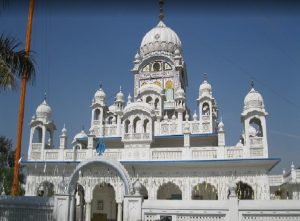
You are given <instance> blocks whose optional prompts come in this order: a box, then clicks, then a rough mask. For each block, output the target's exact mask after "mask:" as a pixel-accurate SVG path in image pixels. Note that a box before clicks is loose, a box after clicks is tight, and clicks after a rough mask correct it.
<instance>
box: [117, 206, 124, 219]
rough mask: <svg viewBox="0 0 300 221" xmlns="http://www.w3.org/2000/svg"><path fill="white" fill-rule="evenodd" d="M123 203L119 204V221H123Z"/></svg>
mask: <svg viewBox="0 0 300 221" xmlns="http://www.w3.org/2000/svg"><path fill="white" fill-rule="evenodd" d="M122 212H123V208H122V203H118V215H117V221H122Z"/></svg>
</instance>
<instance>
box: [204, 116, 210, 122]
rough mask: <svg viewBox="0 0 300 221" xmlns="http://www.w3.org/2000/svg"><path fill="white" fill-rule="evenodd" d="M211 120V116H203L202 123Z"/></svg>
mask: <svg viewBox="0 0 300 221" xmlns="http://www.w3.org/2000/svg"><path fill="white" fill-rule="evenodd" d="M209 120H210V116H209V115H203V116H202V121H209Z"/></svg>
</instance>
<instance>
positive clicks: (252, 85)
mask: <svg viewBox="0 0 300 221" xmlns="http://www.w3.org/2000/svg"><path fill="white" fill-rule="evenodd" d="M251 88H254V81H253V80H251Z"/></svg>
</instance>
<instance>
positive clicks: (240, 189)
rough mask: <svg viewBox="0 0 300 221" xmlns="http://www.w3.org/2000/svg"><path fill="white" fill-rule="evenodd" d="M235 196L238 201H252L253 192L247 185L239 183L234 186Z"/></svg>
mask: <svg viewBox="0 0 300 221" xmlns="http://www.w3.org/2000/svg"><path fill="white" fill-rule="evenodd" d="M236 194H237V196H238V198H239V199H240V200H253V199H254V191H253V189H252V187H251V186H250V185H249V184H247V183H243V182H242V181H239V182H238V183H237V184H236Z"/></svg>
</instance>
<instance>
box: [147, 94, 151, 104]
mask: <svg viewBox="0 0 300 221" xmlns="http://www.w3.org/2000/svg"><path fill="white" fill-rule="evenodd" d="M146 103H148V104H150V105H151V104H152V97H151V96H148V97H147V98H146Z"/></svg>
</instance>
